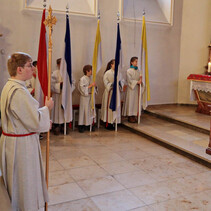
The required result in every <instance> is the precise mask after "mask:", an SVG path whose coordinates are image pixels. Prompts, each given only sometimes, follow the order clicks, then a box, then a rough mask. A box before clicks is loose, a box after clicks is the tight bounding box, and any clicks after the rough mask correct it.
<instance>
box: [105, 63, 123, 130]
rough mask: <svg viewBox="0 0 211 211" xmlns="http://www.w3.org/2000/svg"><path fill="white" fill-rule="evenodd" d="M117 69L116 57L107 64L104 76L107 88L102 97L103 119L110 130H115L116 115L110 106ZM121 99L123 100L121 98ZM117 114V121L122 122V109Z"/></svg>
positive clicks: (119, 84) (119, 85)
mask: <svg viewBox="0 0 211 211" xmlns="http://www.w3.org/2000/svg"><path fill="white" fill-rule="evenodd" d="M114 69H115V59H112V60H111V61H109V63H108V64H107V67H106V70H105V73H104V76H103V83H104V86H105V90H104V93H103V98H102V106H101V120H102V121H103V122H105V124H106V125H105V127H106V129H108V130H114V129H115V127H114V121H115V119H114V117H113V112H112V110H111V109H110V108H109V107H110V102H111V97H112V93H113V83H114V71H115V70H114ZM122 85H123V84H122V83H121V82H119V83H118V88H119V89H121V88H122ZM119 100H121V99H120V98H119ZM116 116H117V123H120V122H121V110H120V109H119V110H118V114H117V115H116Z"/></svg>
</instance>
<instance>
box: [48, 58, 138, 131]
mask: <svg viewBox="0 0 211 211" xmlns="http://www.w3.org/2000/svg"><path fill="white" fill-rule="evenodd" d="M60 63H61V59H57V70H55V71H54V72H53V73H52V78H51V79H52V82H51V90H52V97H53V100H54V102H55V106H54V108H53V111H52V121H53V123H54V124H53V132H54V134H55V135H58V134H60V133H63V132H64V114H63V108H62V105H61V98H62V95H61V93H62V84H63V82H62V77H61V74H60V71H59V69H60ZM137 65H138V58H137V57H132V58H131V60H130V68H129V69H128V70H127V73H126V78H127V79H126V81H125V80H124V79H122V77H121V76H120V77H119V78H118V79H117V80H118V87H117V88H118V89H119V90H118V91H119V92H120V93H121V92H123V91H125V90H126V96H125V101H124V103H123V110H122V111H121V109H119V110H118V111H116V112H117V114H116V113H115V116H114V112H113V111H112V110H111V109H110V102H111V97H112V94H113V83H114V72H115V70H114V69H115V60H114V59H112V60H111V61H109V62H108V64H107V67H106V70H105V72H104V75H103V83H104V87H105V89H104V93H103V96H102V104H101V120H102V121H103V122H104V123H105V127H106V128H107V129H109V130H113V129H114V128H115V126H114V123H121V115H123V116H128V121H129V122H131V123H135V122H137V114H138V106H139V104H138V99H139V96H138V95H139V90H140V89H139V85H142V75H141V73H140V71H139V70H138V67H137ZM83 74H84V75H83V76H82V77H81V78H80V80H79V82H78V87H77V88H78V90H79V93H80V103H79V118H78V129H79V132H84V131H85V130H90V125H92V127H91V128H92V131H94V124H93V123H94V121H95V116H96V115H95V109H94V110H93V109H92V106H91V105H92V102H91V89H92V87H95V92H94V93H95V95H96V94H97V83H95V82H92V66H91V65H85V66H84V68H83ZM118 100H119V101H121V98H120V97H119V98H118ZM119 104H121V102H119Z"/></svg>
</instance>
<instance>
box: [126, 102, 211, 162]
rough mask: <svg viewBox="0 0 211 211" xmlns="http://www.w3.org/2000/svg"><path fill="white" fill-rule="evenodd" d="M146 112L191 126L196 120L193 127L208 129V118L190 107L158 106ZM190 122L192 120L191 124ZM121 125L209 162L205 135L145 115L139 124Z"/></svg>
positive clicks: (210, 159)
mask: <svg viewBox="0 0 211 211" xmlns="http://www.w3.org/2000/svg"><path fill="white" fill-rule="evenodd" d="M147 110H150V111H151V112H154V113H156V114H161V115H165V116H168V117H170V118H172V119H177V120H179V121H182V122H187V123H188V124H189V123H190V124H193V122H194V119H198V121H196V122H194V125H195V126H197V127H201V128H203V129H209V128H210V116H208V115H204V114H199V113H196V112H195V107H192V106H177V105H159V106H149V108H147ZM191 120H193V121H192V123H191ZM123 124H124V125H125V126H127V127H128V128H132V129H134V130H136V131H139V132H142V133H144V134H147V135H149V136H151V137H153V138H155V139H157V140H160V141H161V142H164V143H167V144H169V145H171V146H173V147H176V148H178V149H181V150H182V151H185V152H188V153H189V154H191V155H194V156H195V157H198V158H200V159H202V160H205V161H206V162H211V156H210V155H208V154H206V152H205V151H206V148H207V147H208V144H209V135H207V134H204V133H201V132H198V131H197V130H194V129H190V128H186V127H184V126H181V125H178V124H175V123H173V122H169V121H166V120H163V119H160V118H156V117H154V116H152V115H150V114H145V113H144V114H143V115H142V116H141V122H140V124H134V123H129V122H128V121H127V120H125V121H123ZM154 153H156V152H154Z"/></svg>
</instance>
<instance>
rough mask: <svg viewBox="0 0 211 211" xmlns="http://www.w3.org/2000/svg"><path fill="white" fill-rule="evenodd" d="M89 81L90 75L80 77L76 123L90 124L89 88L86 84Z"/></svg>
mask: <svg viewBox="0 0 211 211" xmlns="http://www.w3.org/2000/svg"><path fill="white" fill-rule="evenodd" d="M90 83H91V77H88V76H87V75H84V76H82V77H81V78H80V80H79V84H78V90H79V92H80V105H79V119H78V125H86V126H88V125H91V123H92V116H93V115H92V114H91V88H88V86H89V85H90Z"/></svg>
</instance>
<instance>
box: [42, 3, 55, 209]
mask: <svg viewBox="0 0 211 211" xmlns="http://www.w3.org/2000/svg"><path fill="white" fill-rule="evenodd" d="M56 21H57V20H56V17H54V16H52V8H51V6H49V9H48V17H47V18H46V19H45V21H44V24H45V25H46V26H48V28H49V41H48V99H50V97H51V69H52V67H51V64H52V29H53V25H55V24H56ZM49 143H50V130H49V131H48V134H47V143H46V175H45V176H46V185H47V188H48V177H49V145H50V144H49ZM47 210H48V203H47V202H46V203H45V211H47Z"/></svg>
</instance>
